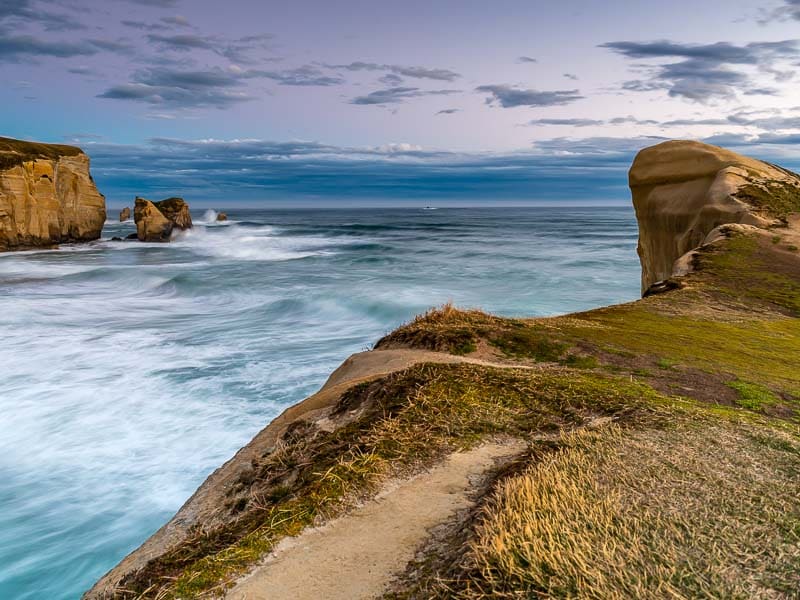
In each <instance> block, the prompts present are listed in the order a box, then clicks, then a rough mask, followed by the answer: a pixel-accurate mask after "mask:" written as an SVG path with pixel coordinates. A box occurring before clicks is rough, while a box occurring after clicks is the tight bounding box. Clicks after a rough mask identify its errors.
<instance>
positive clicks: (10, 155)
mask: <svg viewBox="0 0 800 600" xmlns="http://www.w3.org/2000/svg"><path fill="white" fill-rule="evenodd" d="M105 220H106V206H105V198H104V196H103V195H102V194H101V193H100V192H99V191H98V190H97V187H96V186H95V183H94V181H93V179H92V176H91V174H90V173H89V157H88V156H86V154H84V153H83V151H81V150H80V149H79V148H76V147H74V146H62V145H55V144H38V143H33V142H24V141H20V140H13V139H9V138H0V251H6V250H24V249H29V248H52V247H55V246H57V245H58V244H62V243H69V242H86V241H90V240H96V239H98V238H99V237H100V233H101V231H102V229H103V224H104V223H105Z"/></svg>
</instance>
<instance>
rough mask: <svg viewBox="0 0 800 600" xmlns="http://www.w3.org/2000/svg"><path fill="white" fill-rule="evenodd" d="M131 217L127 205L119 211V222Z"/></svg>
mask: <svg viewBox="0 0 800 600" xmlns="http://www.w3.org/2000/svg"><path fill="white" fill-rule="evenodd" d="M130 218H131V209H130V208H128V207H127V206H126V207H125V208H123V209H122V210H121V211H120V212H119V222H120V223H124V222H125V221H127V220H128V219H130Z"/></svg>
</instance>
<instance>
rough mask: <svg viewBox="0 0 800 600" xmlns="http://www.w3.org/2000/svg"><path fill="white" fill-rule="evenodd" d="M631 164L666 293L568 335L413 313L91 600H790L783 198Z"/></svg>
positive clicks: (216, 477)
mask: <svg viewBox="0 0 800 600" xmlns="http://www.w3.org/2000/svg"><path fill="white" fill-rule="evenodd" d="M636 160H637V162H636V164H635V165H634V169H632V176H631V183H632V191H633V195H634V202H635V203H636V205H637V206H636V208H637V216H638V217H639V221H640V228H641V235H642V243H641V247H642V248H644V250H643V251H641V252H642V266H643V271H645V270H646V271H647V276H646V277H645V278H643V281H644V282H645V283H646V285H647V287H648V289H649V288H650V287H651V285H650V284H651V283H652V282H654V281H656V280H658V279H664V278H669V279H671V280H673V282H674V284H675V285H672V286H663V287H662V288H661V289H662V290H663V291H662V292H661V293H651V294H649V295H648V296H647V297H645V298H643V299H641V300H638V301H636V302H632V303H628V304H622V305H618V306H610V307H604V308H599V309H596V310H592V311H587V312H584V313H577V314H571V315H565V316H562V317H553V318H539V319H510V318H503V317H497V316H493V315H489V314H486V313H484V312H481V311H477V310H471V311H464V310H458V309H456V308H453V307H452V306H445V307H442V308H439V309H434V310H431V311H429V312H428V313H426V314H424V315H420V316H419V317H417V318H416V319H414V320H413V321H412V322H410V323H408V324H406V325H403V326H402V327H400V328H398V329H397V330H395V331H393V332H391V333H390V334H389V335H387V336H385V337H384V338H383V339H381V340H379V341H378V342H377V344H376V346H375V349H373V350H371V351H368V352H362V353H360V354H357V355H354V356H352V357H350V358H349V359H347V360H346V361H345V362H344V363H343V365H342V366H341V367H340V368H339V369H337V370H336V371H335V372H334V373H333V374H332V375H331V376H330V378H329V379H328V381H327V382H326V384H325V385H324V386H323V387H322V389H321V390H320V391H319V392H317V393H316V394H314V395H313V396H311V397H309V398H307V399H306V400H304V401H302V402H300V403H299V404H297V405H295V406H292V407H290V408H289V409H287V410H286V411H285V412H284V413H283V414H282V415H280V416H279V417H278V418H277V419H275V420H274V421H273V422H272V423H270V424H269V425H268V426H267V427H266V428H265V429H264V430H263V431H262V432H261V433H259V434H258V435H257V436H256V437H255V438H254V439H253V440H252V441H251V442H250V443H249V444H248V445H247V446H245V447H244V448H242V449H241V450H240V451H239V452H238V453H237V454H236V455H235V456H234V457H233V458H231V460H229V461H228V462H227V463H225V464H224V465H223V466H221V467H220V468H219V469H217V470H216V471H215V472H214V473H212V474H211V475H210V476H209V478H208V479H207V480H206V481H205V482H204V483H203V485H202V486H200V488H199V489H198V490H197V492H196V493H195V494H194V495H193V496H192V497H191V498H190V499H189V500H188V501H187V502H186V504H185V505H184V506H183V507H182V508H181V509H180V511H179V512H178V513H177V514H176V516H175V517H174V518H173V519H171V520H170V521H169V523H167V524H166V525H164V527H162V528H161V529H160V530H159V531H158V532H157V533H156V534H155V535H153V536H152V537H151V538H150V539H148V540H147V541H146V542H145V543H144V544H143V545H142V546H141V547H140V548H139V549H137V550H135V551H134V552H133V553H131V554H130V555H129V556H127V557H126V558H125V559H124V560H123V561H122V562H121V563H120V564H119V565H118V566H117V567H115V568H114V569H113V570H112V571H110V572H109V573H108V574H107V575H106V576H104V577H103V578H102V579H101V580H100V581H99V582H98V583H97V584H96V585H95V586H94V587H93V588H92V589H91V590H90V591H89V592H87V594H86V597H87V598H131V599H132V598H159V599H161V598H210V597H227V598H231V599H236V600H240V599H242V600H243V599H247V600H253V599H258V598H292V599H295V600H297V599H308V600H312V599H316V598H321V597H324V598H328V599H342V600H345V599H347V600H350V599H353V598H378V597H381V598H392V599H398V598H441V599H445V598H462V599H475V600H477V599H479V598H517V597H526V598H528V597H547V598H568V597H569V598H574V597H592V598H610V597H614V598H632V599H633V598H642V597H649V598H656V597H667V596H668V597H682V598H684V597H686V598H688V597H701V596H702V597H713V598H722V597H725V598H792V597H795V596H796V591H797V589H800V571H798V569H797V565H798V564H800V544H798V541H800V530H798V523H800V478H798V477H797V474H798V473H800V361H798V358H797V357H798V356H800V215H798V214H797V213H798V208H800V207H797V206H796V205H795V204H793V202H794V200H792V199H793V198H794V196H793V194H794V192H793V190H794V189H795V184H794V180H795V176H794V175H793V174H791V173H789V172H788V171H784V170H782V169H780V168H778V167H773V166H771V165H766V163H760V162H758V161H751V160H750V159H745V158H744V157H740V156H738V155H735V154H732V153H727V152H726V151H724V150H722V149H718V148H713V147H709V146H705V145H701V144H695V143H691V142H689V143H687V142H676V143H672V144H667V145H660V146H656V147H655V148H654V149H648V150H644V151H643V152H642V153H641V154H640V155H639V157H637V159H636ZM720 173H722V174H721V175H720ZM742 173H744V174H742ZM732 179H735V183H736V185H735V190H733V188H731V187H728V186H729V183H730V182H729V180H732ZM741 179H745V180H746V181H747V183H746V184H742V185H740V183H741V181H740V180H741ZM749 185H752V186H755V188H751V189H748V188H747V186H749ZM787 186H788V187H787ZM720 189H721V190H723V191H725V194H722V191H719V190H720ZM729 192H730V193H729ZM734 193H735V196H736V197H734ZM743 194H749V195H746V196H745V195H743ZM692 211H694V213H693V212H692ZM756 217H757V218H756ZM728 219H730V221H728ZM743 223H744V224H743ZM692 232H694V233H692ZM692 244H695V245H694V246H693V245H692ZM687 251H691V252H692V254H691V256H690V260H688V262H689V263H690V264H689V266H690V268H685V269H683V270H682V271H681V274H675V273H674V272H673V270H672V267H673V263H674V262H675V260H676V259H677V258H680V256H681V255H685V254H686V252H687Z"/></svg>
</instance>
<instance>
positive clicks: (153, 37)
mask: <svg viewBox="0 0 800 600" xmlns="http://www.w3.org/2000/svg"><path fill="white" fill-rule="evenodd" d="M147 39H148V40H149V41H150V42H152V43H154V44H158V45H160V46H161V47H162V48H165V49H167V50H176V51H178V52H187V51H189V50H198V49H200V50H213V49H214V43H213V39H214V38H211V37H206V36H201V35H194V34H191V33H187V34H175V35H162V34H158V33H151V34H149V35H148V36H147Z"/></svg>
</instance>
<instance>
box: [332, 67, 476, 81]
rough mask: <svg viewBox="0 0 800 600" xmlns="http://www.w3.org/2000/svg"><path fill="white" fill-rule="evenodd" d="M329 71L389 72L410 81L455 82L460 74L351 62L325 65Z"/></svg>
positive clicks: (430, 69)
mask: <svg viewBox="0 0 800 600" xmlns="http://www.w3.org/2000/svg"><path fill="white" fill-rule="evenodd" d="M325 66H327V67H329V68H331V69H344V70H347V71H389V72H390V73H394V74H395V75H399V76H402V77H410V78H412V79H434V80H436V81H455V80H456V79H458V78H459V77H461V75H460V74H458V73H456V72H455V71H450V70H449V69H432V68H429V67H407V66H403V65H387V64H378V63H368V62H352V63H350V64H346V65H325Z"/></svg>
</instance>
